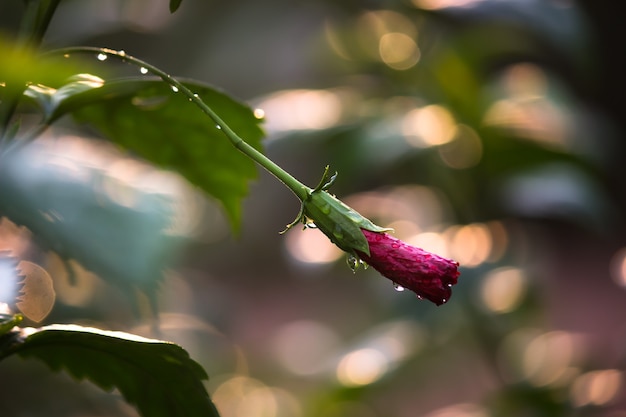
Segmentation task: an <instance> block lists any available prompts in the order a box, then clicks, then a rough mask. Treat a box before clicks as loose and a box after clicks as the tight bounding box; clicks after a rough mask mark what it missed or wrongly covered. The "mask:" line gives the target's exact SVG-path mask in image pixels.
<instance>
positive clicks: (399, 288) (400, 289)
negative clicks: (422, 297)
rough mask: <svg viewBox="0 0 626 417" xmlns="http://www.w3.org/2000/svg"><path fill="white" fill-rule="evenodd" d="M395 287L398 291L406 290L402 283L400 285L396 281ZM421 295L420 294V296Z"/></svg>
mask: <svg viewBox="0 0 626 417" xmlns="http://www.w3.org/2000/svg"><path fill="white" fill-rule="evenodd" d="M393 288H394V289H395V290H396V291H398V292H402V291H404V287H403V286H402V285H398V284H396V283H395V282H394V283H393ZM418 297H419V296H418Z"/></svg>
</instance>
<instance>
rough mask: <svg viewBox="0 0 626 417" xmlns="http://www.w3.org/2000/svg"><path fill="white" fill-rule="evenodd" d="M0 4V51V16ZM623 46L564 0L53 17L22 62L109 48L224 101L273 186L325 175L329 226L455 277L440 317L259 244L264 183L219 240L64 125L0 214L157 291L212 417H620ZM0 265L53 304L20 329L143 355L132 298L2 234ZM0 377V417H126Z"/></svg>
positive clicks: (625, 253)
mask: <svg viewBox="0 0 626 417" xmlns="http://www.w3.org/2000/svg"><path fill="white" fill-rule="evenodd" d="M3 3H4V4H2V6H0V28H2V29H3V30H5V31H10V30H12V29H14V28H15V27H16V25H17V23H18V21H19V18H18V17H17V16H19V15H20V13H21V7H20V6H21V2H17V1H14V2H3ZM624 31H625V28H624V25H623V24H622V22H621V21H620V17H619V13H616V11H615V6H614V5H613V4H611V3H610V2H602V1H600V2H583V1H582V0H581V1H578V2H576V1H568V0H553V1H549V0H544V1H541V0H507V1H503V0H388V1H375V0H370V1H352V0H341V1H335V0H333V1H316V2H314V1H304V0H299V1H285V0H266V1H263V2H256V1H252V0H240V1H236V2H217V1H199V0H186V1H184V2H183V3H182V6H181V8H180V10H179V11H178V12H177V13H175V14H173V15H170V14H169V12H168V2H167V1H166V0H151V1H148V0H123V1H122V0H117V1H107V2H102V1H95V0H82V1H65V2H62V3H61V6H60V7H59V10H58V12H57V15H56V16H55V18H54V20H53V21H52V25H51V27H50V30H49V32H48V35H47V36H46V39H45V44H46V47H61V46H67V45H91V46H102V47H108V48H114V49H124V50H125V51H126V52H127V53H129V54H132V55H134V56H137V57H139V58H141V59H143V60H146V61H148V62H150V63H153V64H154V65H156V66H158V67H160V68H162V69H164V70H166V71H168V72H170V73H172V74H174V75H178V76H184V77H190V78H195V79H198V80H201V81H205V82H209V83H211V84H213V85H215V86H218V87H220V88H222V89H224V90H225V91H227V92H228V93H230V94H232V95H233V96H235V97H238V98H239V99H241V100H243V101H244V102H246V103H248V104H249V105H250V106H251V107H252V108H254V109H257V110H256V111H255V114H257V115H258V117H263V118H264V120H265V123H264V129H265V131H266V134H267V138H266V139H265V141H264V146H265V150H266V153H267V155H268V156H269V157H271V158H272V159H274V160H275V161H276V162H277V163H278V164H279V165H281V166H283V167H284V168H285V169H286V170H287V171H289V172H291V173H292V174H294V175H295V176H296V177H297V178H299V179H300V180H301V181H303V182H305V183H307V184H308V185H310V186H314V185H315V184H316V183H317V182H318V181H319V179H320V177H321V175H322V172H323V168H324V166H325V165H330V166H331V168H332V169H333V170H336V171H338V172H339V177H338V180H337V182H336V185H335V187H334V189H333V191H334V192H335V193H336V194H337V195H338V196H339V197H340V198H342V199H344V201H346V202H347V203H348V204H350V205H351V206H353V207H354V208H356V209H357V210H358V211H359V212H361V213H362V214H364V215H365V216H367V217H370V218H371V219H372V220H374V221H375V222H376V223H378V224H380V225H382V226H389V227H393V228H394V229H395V235H396V236H397V237H399V238H402V239H404V240H406V241H408V242H410V243H412V244H415V245H418V246H421V247H423V248H425V249H428V250H431V251H434V252H436V253H438V254H441V255H443V256H448V257H452V258H454V259H456V260H457V261H459V262H460V264H461V271H462V273H461V276H460V279H459V283H458V285H456V286H455V287H454V288H453V296H452V298H451V300H450V302H449V303H447V304H445V305H443V306H440V307H436V306H435V305H434V304H431V303H428V302H426V301H420V300H418V299H417V298H416V297H415V296H414V295H413V294H410V293H408V292H397V291H395V290H394V287H393V286H392V284H391V282H390V281H388V280H387V279H385V278H383V277H381V276H380V275H378V274H377V273H376V272H375V271H373V270H371V269H369V270H366V271H363V270H361V271H358V272H357V273H356V274H353V273H352V271H351V270H350V269H349V268H348V267H347V265H346V262H345V255H344V254H343V253H342V252H341V251H339V250H338V249H336V248H334V247H333V246H332V245H330V244H329V243H328V242H327V240H326V238H325V237H323V236H322V235H321V233H319V232H318V231H316V230H306V231H301V230H299V229H298V228H294V229H293V230H290V231H289V232H288V233H287V234H285V235H279V233H278V232H280V231H281V230H283V229H284V226H285V225H286V224H288V223H289V222H291V220H292V219H293V218H294V217H295V216H296V214H297V212H298V210H299V203H298V201H297V199H296V198H294V197H293V196H292V195H291V193H290V192H289V191H288V190H287V189H285V188H284V187H283V186H282V185H281V184H280V183H278V181H276V180H275V179H274V178H272V177H270V176H269V175H268V174H266V173H264V172H262V173H260V176H259V179H258V181H256V182H254V183H253V184H252V185H251V192H250V195H249V197H248V198H247V199H246V201H245V205H244V223H243V226H242V229H241V233H240V234H239V235H238V236H233V235H231V234H230V232H229V227H228V222H227V220H226V219H225V216H224V215H223V214H222V213H221V211H220V207H219V206H218V205H217V204H215V203H214V202H213V201H212V200H211V199H210V198H206V197H205V196H203V195H202V194H201V193H200V192H198V191H197V190H195V189H194V188H193V187H192V186H190V185H189V184H188V183H186V182H185V181H184V180H183V179H181V177H179V176H177V175H176V174H173V173H171V172H166V171H163V170H160V169H157V168H154V167H151V166H149V165H148V164H146V163H144V162H142V161H138V160H136V159H134V158H132V156H131V155H128V154H126V153H124V152H121V151H120V150H119V149H117V148H115V147H113V146H110V145H109V144H106V143H104V142H102V141H99V140H97V139H94V137H93V132H87V131H84V130H81V129H80V128H79V127H78V126H76V125H72V124H71V123H70V122H69V121H64V122H63V123H61V125H62V126H63V128H62V129H59V130H57V131H55V132H52V133H50V134H49V135H51V136H54V140H50V139H49V138H48V139H46V138H43V139H42V140H40V141H37V142H35V143H34V144H33V145H32V146H31V147H30V148H29V149H27V150H25V151H24V152H22V153H21V154H20V156H19V158H16V159H15V160H14V161H13V164H14V166H15V167H17V168H21V169H17V168H16V169H15V171H11V172H12V173H13V174H14V176H15V177H12V178H13V180H14V181H15V184H19V187H21V188H22V189H26V190H32V191H33V192H32V193H31V194H32V195H34V196H35V197H33V199H32V200H29V201H26V202H20V204H24V205H26V206H29V205H30V206H33V207H38V206H39V205H42V206H45V207H54V208H55V209H54V210H52V211H50V212H48V213H46V216H48V217H47V218H48V220H50V218H52V219H53V220H54V219H56V220H58V221H56V220H55V221H56V223H58V224H59V228H58V229H55V236H59V233H62V232H63V231H64V232H63V233H67V236H72V237H71V239H74V240H73V241H72V242H73V243H72V244H73V245H74V246H75V247H86V248H88V249H89V250H90V251H93V252H94V253H98V254H99V255H98V256H99V257H101V258H102V259H99V261H101V262H103V263H107V262H108V264H109V265H114V266H115V268H118V269H119V270H120V271H121V272H120V274H121V275H124V274H128V275H129V276H151V275H154V274H161V273H162V274H163V278H162V280H161V283H160V292H159V303H160V314H161V321H162V328H163V338H165V339H168V340H172V341H175V342H177V343H179V344H181V345H182V346H183V347H185V348H186V349H188V350H189V352H190V354H191V355H192V357H193V358H195V359H196V360H197V361H198V362H200V363H201V364H202V365H203V366H204V367H205V369H206V370H207V372H208V373H209V375H210V380H209V381H208V382H207V388H208V389H209V392H210V393H211V395H212V398H213V399H214V401H215V403H216V404H217V406H218V409H219V410H220V412H221V414H222V416H223V417H413V416H427V417H489V416H520V417H522V416H523V417H527V416H528V417H530V416H607V417H625V416H626V394H625V392H626V389H625V387H626V375H625V374H624V361H625V359H626V324H625V323H626V322H625V320H624V318H625V317H626V294H625V293H624V290H625V287H626V237H625V236H626V235H625V232H626V223H625V220H626V217H625V216H624V213H625V212H626V211H625V209H626V193H625V191H626V176H624V174H623V163H624V156H625V155H626V150H625V147H624V134H625V132H626V114H624V113H625V112H626V107H625V106H624V105H623V104H622V101H623V93H624V92H625V91H626V90H625V89H624V83H625V78H624V76H623V75H624V74H625V73H626V68H625V63H624V61H623V56H624V45H623V39H626V37H625V36H624V35H625V34H624ZM102 65H105V64H104V63H103V64H102ZM217 110H218V112H219V109H217ZM173 139H175V138H173ZM8 165H11V164H8ZM8 165H5V166H4V167H3V169H4V170H5V172H6V170H7V169H10V167H9V168H7V166H8ZM25 167H26V168H27V169H24V168H25ZM25 172H27V174H26V173H25ZM20 173H21V174H20ZM46 190H48V192H45V191H46ZM16 204H17V203H16ZM70 212H71V213H72V215H71V216H68V215H67V213H70ZM59 213H61V214H59ZM69 219H71V220H69ZM94 219H96V220H95V221H94ZM50 221H51V220H50ZM51 222H52V221H51ZM64 236H65V235H64ZM67 236H65V237H63V238H64V239H70V238H69V237H67ZM0 250H2V251H3V252H2V255H3V261H2V262H3V265H0V266H4V265H7V264H10V263H11V262H14V263H16V262H19V261H20V260H21V261H22V263H21V264H20V265H21V268H22V270H23V271H24V270H25V269H27V270H29V271H31V272H30V274H28V275H29V276H31V275H33V274H34V275H37V274H38V275H40V276H45V277H50V279H51V280H52V282H53V290H49V289H48V290H47V291H46V293H47V294H48V296H47V298H45V299H42V298H38V299H37V300H36V301H37V303H36V305H37V306H38V307H37V308H34V307H29V305H28V300H27V299H26V300H22V306H21V309H22V311H23V312H24V313H25V314H26V315H27V316H28V317H29V320H30V322H29V323H30V324H31V325H38V324H37V323H39V324H46V323H56V322H63V323H65V322H78V323H81V324H85V325H93V326H97V327H102V328H107V329H113V330H124V331H131V332H137V333H141V334H146V335H149V334H150V333H149V324H148V321H147V319H145V320H144V319H141V320H138V319H137V318H136V317H137V316H136V314H135V311H133V302H132V301H131V298H133V296H134V294H130V295H131V297H129V296H128V295H129V294H127V293H126V291H124V290H122V289H120V288H118V287H115V286H111V285H109V284H108V283H107V282H106V281H105V280H103V277H98V276H97V274H94V271H87V270H86V269H85V268H83V267H82V266H81V265H79V264H78V263H77V262H75V261H64V260H62V259H61V258H60V257H59V256H57V255H56V254H55V253H54V251H51V250H49V248H43V247H42V246H41V245H39V244H38V240H37V236H33V235H32V234H31V233H30V232H29V231H28V230H26V229H24V228H22V227H19V226H18V225H15V224H13V223H11V222H10V221H8V220H7V219H6V218H5V219H3V220H2V222H1V223H0ZM32 271H35V272H32ZM35 281H36V282H44V281H45V280H44V279H43V278H42V279H41V280H40V281H37V280H36V279H33V282H35ZM32 285H35V284H32ZM41 285H43V284H41ZM144 301H145V300H144ZM42 305H44V306H47V307H41V306H42ZM18 306H19V305H18ZM142 306H143V307H142ZM139 307H140V310H142V309H143V310H145V302H144V303H143V304H142V303H140V305H139ZM142 317H145V314H144V315H143V316H142ZM0 373H1V375H2V381H3V382H2V390H0V402H1V403H2V404H3V406H2V410H3V411H2V412H1V413H0V414H1V415H2V416H3V417H4V416H11V417H12V416H15V417H21V416H34V415H46V416H81V417H85V416H135V415H136V412H135V411H134V410H133V409H132V408H130V407H129V406H127V405H125V404H124V403H123V402H122V401H121V399H120V398H119V397H118V396H116V394H115V393H113V394H106V393H102V392H100V391H99V390H97V389H95V388H94V387H93V386H91V385H90V384H89V383H88V382H81V383H76V382H74V381H72V380H71V379H70V378H69V377H67V376H65V375H64V374H50V373H48V371H47V369H46V368H44V367H43V365H39V364H38V363H30V362H23V361H21V360H19V359H16V358H11V359H8V360H7V361H5V362H4V363H2V365H1V366H0Z"/></svg>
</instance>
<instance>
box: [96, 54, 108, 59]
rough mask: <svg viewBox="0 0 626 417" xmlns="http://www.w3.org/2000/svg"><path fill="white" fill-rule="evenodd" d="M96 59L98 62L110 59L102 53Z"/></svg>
mask: <svg viewBox="0 0 626 417" xmlns="http://www.w3.org/2000/svg"><path fill="white" fill-rule="evenodd" d="M96 58H97V59H98V61H106V59H107V58H108V57H107V54H103V53H100V54H98V55H97V56H96Z"/></svg>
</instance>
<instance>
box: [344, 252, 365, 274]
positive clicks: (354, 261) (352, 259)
mask: <svg viewBox="0 0 626 417" xmlns="http://www.w3.org/2000/svg"><path fill="white" fill-rule="evenodd" d="M346 262H347V263H348V266H349V267H350V269H351V270H352V272H356V270H357V269H359V265H360V263H361V260H360V259H359V258H357V257H356V256H354V255H348V258H347V259H346Z"/></svg>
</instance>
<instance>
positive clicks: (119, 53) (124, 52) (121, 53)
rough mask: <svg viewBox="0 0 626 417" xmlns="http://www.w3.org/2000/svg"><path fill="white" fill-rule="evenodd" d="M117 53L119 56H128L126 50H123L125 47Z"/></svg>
mask: <svg viewBox="0 0 626 417" xmlns="http://www.w3.org/2000/svg"><path fill="white" fill-rule="evenodd" d="M117 54H118V55H119V56H126V51H125V50H123V49H120V50H119V51H117Z"/></svg>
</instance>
